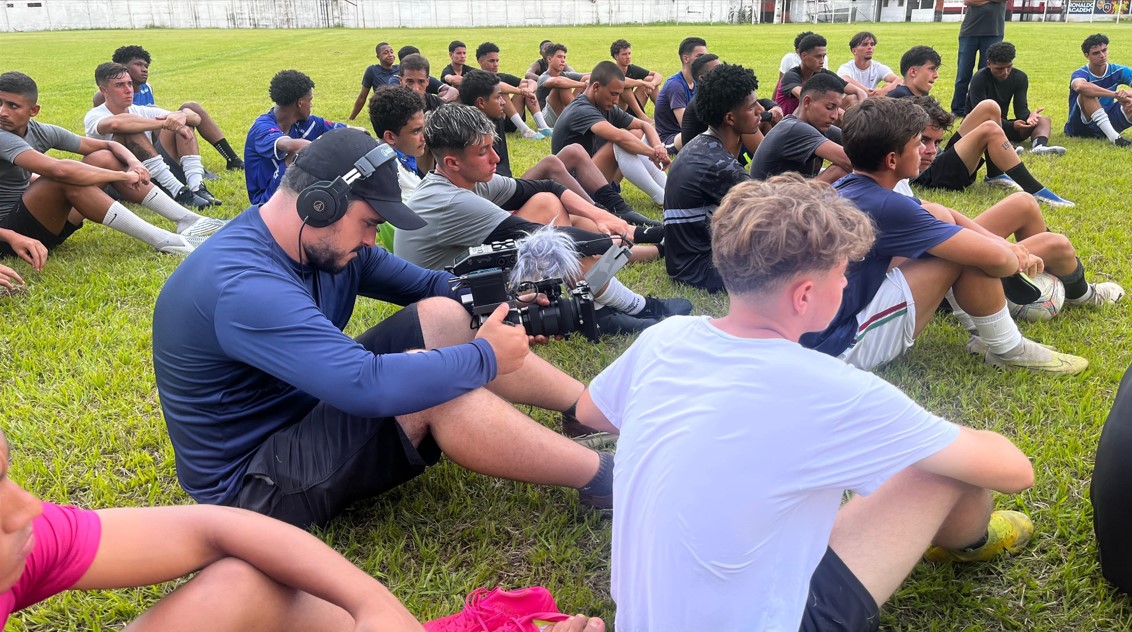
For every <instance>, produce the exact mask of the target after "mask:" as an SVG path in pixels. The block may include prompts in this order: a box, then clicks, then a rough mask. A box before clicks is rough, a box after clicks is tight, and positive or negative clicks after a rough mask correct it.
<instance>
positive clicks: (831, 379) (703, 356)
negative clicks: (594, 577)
mask: <svg viewBox="0 0 1132 632" xmlns="http://www.w3.org/2000/svg"><path fill="white" fill-rule="evenodd" d="M590 393H591V396H592V397H593V401H594V403H595V404H596V405H597V407H598V409H599V410H601V411H602V413H604V414H605V416H606V417H607V418H608V419H609V420H610V422H612V423H613V425H614V426H616V427H618V428H620V430H621V437H620V439H619V441H618V447H617V463H616V466H615V468H614V479H613V551H612V593H613V599H614V601H616V603H617V620H616V627H617V630H618V632H636V631H646V630H647V631H651V632H664V631H667V630H673V631H677V630H678V631H681V632H684V631H687V630H797V629H798V626H799V624H800V622H801V620H802V613H803V609H804V607H805V604H806V598H807V595H808V591H809V582H810V577H811V575H812V574H813V571H814V568H815V567H816V566H817V564H818V562H819V561H820V560H821V557H822V555H823V554H824V553H825V550H826V547H827V546H828V544H829V534H830V531H831V530H832V528H833V522H834V518H835V517H836V515H837V510H838V507H839V506H840V503H841V499H842V493H843V491H844V490H846V489H852V490H855V491H857V492H858V493H861V494H868V493H870V492H872V491H873V490H875V489H876V488H877V487H878V486H879V485H880V484H881V483H882V482H884V481H885V480H886V479H888V478H889V477H891V476H892V475H894V474H896V473H897V472H899V471H901V470H903V469H904V468H906V467H908V466H909V465H911V464H913V463H915V462H917V461H919V460H921V459H923V458H924V457H927V456H929V455H931V454H934V453H935V452H938V451H939V450H941V449H943V448H944V447H946V446H947V445H949V444H950V443H951V442H952V441H954V440H955V438H956V437H957V436H958V433H959V428H958V427H957V426H955V425H954V424H952V423H950V422H947V421H944V420H943V419H940V418H939V417H936V416H935V415H932V414H931V413H929V412H927V411H925V410H924V409H923V408H921V407H920V406H919V405H917V404H916V403H915V402H913V401H912V400H911V399H909V398H908V397H907V396H906V395H904V393H902V392H900V390H899V389H897V388H896V387H895V386H893V385H891V384H889V383H887V382H885V381H884V380H882V379H880V378H879V377H877V376H875V375H873V374H871V373H866V372H864V371H860V370H857V369H855V368H853V367H851V366H849V365H847V364H845V363H843V362H841V361H840V360H837V359H836V358H833V357H831V356H827V355H825V354H822V353H819V352H816V351H812V350H809V349H805V348H803V347H802V346H801V345H798V344H796V343H793V342H789V341H786V340H782V339H775V340H755V339H747V338H738V337H735V336H732V335H729V334H727V333H725V332H723V331H721V330H720V329H718V328H717V327H715V326H714V325H712V324H711V322H710V321H709V319H708V317H691V316H688V317H673V318H669V319H667V320H665V321H664V322H662V323H660V324H657V325H654V326H653V327H651V328H649V329H648V330H646V331H645V332H644V333H642V334H641V336H640V337H639V338H638V339H637V341H636V342H635V343H634V344H633V346H632V347H630V348H629V349H628V350H627V351H625V353H624V354H623V355H622V356H621V357H620V358H618V359H617V360H616V361H614V362H613V364H612V365H610V366H609V367H608V368H607V369H605V370H604V371H603V372H602V373H601V374H600V375H598V376H597V378H595V379H594V381H593V383H592V384H590Z"/></svg>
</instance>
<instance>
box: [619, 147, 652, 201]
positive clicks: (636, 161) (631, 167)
mask: <svg viewBox="0 0 1132 632" xmlns="http://www.w3.org/2000/svg"><path fill="white" fill-rule="evenodd" d="M613 156H614V157H615V158H616V159H617V166H618V167H620V168H621V173H623V174H625V178H626V179H627V180H628V181H629V182H632V183H633V184H634V185H635V186H636V187H637V188H638V189H640V190H642V191H644V192H645V195H647V196H649V197H651V198H652V199H653V201H654V202H656V203H657V204H664V187H662V186H660V185H659V184H657V183H656V180H653V178H652V176H651V175H649V170H648V169H646V168H645V166H644V164H642V160H643V161H644V162H647V161H648V159H647V158H645V157H644V156H638V155H637V154H631V153H629V152H627V151H625V150H624V149H621V148H620V147H618V146H617V145H614V146H613Z"/></svg>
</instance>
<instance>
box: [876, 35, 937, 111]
mask: <svg viewBox="0 0 1132 632" xmlns="http://www.w3.org/2000/svg"><path fill="white" fill-rule="evenodd" d="M942 63H943V59H942V58H940V56H939V53H937V52H936V51H935V49H934V48H932V47H931V46H913V47H912V48H909V49H908V50H907V51H905V52H904V54H903V55H901V57H900V76H901V82H900V85H898V86H896V87H895V88H893V89H892V90H889V91H888V96H890V97H892V98H894V99H900V98H905V97H914V96H926V95H927V94H928V93H930V92H931V91H932V86H933V85H935V80H936V79H939V66H940V64H942Z"/></svg>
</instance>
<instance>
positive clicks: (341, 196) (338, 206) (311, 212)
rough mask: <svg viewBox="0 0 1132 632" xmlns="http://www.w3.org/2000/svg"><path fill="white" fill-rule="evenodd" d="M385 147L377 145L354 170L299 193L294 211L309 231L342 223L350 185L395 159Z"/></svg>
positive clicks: (390, 149)
mask: <svg viewBox="0 0 1132 632" xmlns="http://www.w3.org/2000/svg"><path fill="white" fill-rule="evenodd" d="M396 156H397V154H396V153H395V152H394V151H393V148H392V147H390V146H389V145H378V146H377V147H374V148H373V149H371V150H369V152H368V153H366V155H364V156H362V157H361V158H358V160H357V162H355V163H354V168H353V169H351V170H350V171H348V172H347V173H346V174H344V175H341V176H338V177H337V178H334V179H333V180H319V181H318V182H315V183H314V184H312V185H310V186H309V187H307V188H305V189H303V190H302V191H300V192H299V199H298V201H297V202H296V203H295V209H296V210H297V211H298V213H299V219H301V220H303V222H304V223H305V224H306V225H307V226H310V227H312V228H324V227H326V226H329V225H331V224H333V223H334V222H337V221H338V220H340V219H342V216H343V215H345V214H346V208H347V207H348V206H349V200H347V197H348V196H349V194H350V185H351V184H353V183H354V182H356V181H358V180H364V179H366V178H368V177H370V176H372V175H373V173H374V172H375V171H377V169H378V167H380V166H381V165H383V164H385V163H386V162H389V161H390V160H392V159H393V158H395V157H396Z"/></svg>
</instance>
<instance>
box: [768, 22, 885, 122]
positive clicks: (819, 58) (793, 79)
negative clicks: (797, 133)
mask: <svg viewBox="0 0 1132 632" xmlns="http://www.w3.org/2000/svg"><path fill="white" fill-rule="evenodd" d="M825 47H826V41H825V38H824V37H822V36H821V35H817V34H811V35H807V36H806V37H803V38H802V41H801V43H799V44H798V51H799V53H800V54H801V59H802V61H801V63H799V64H798V65H797V66H795V67H793V68H791V69H790V70H787V71H786V72H785V73H783V75H782V79H781V80H779V82H778V87H777V88H775V91H774V102H775V103H777V104H778V105H779V106H781V107H782V113H783V114H791V113H793V112H794V110H797V109H798V106H799V105H801V104H802V86H803V85H805V83H806V82H807V81H809V80H810V77H813V76H814V75H815V74H826V75H829V76H831V77H833V78H835V79H837V81H839V82H840V83H841V88H842V92H843V93H844V94H845V95H846V98H845V102H844V104H843V105H842V108H843V109H844V108H848V107H849V106H851V105H853V104H854V103H858V102H860V101H861V100H863V99H865V97H867V96H868V95H867V94H866V93H865V91H864V90H862V89H860V88H858V87H857V86H854V85H851V84H849V83H847V82H846V81H845V80H844V79H842V78H841V77H838V76H837V74H836V73H833V72H830V71H829V70H828V69H826V68H825V67H824V66H825V60H826V58H827V56H826V48H825ZM838 120H840V114H839V115H838Z"/></svg>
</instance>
